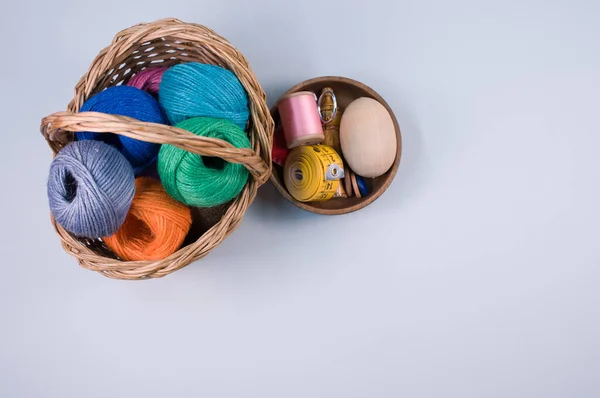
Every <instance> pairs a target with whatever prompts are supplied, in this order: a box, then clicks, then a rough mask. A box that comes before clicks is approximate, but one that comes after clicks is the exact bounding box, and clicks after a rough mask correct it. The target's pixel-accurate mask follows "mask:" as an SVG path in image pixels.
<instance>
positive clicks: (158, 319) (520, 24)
mask: <svg viewBox="0 0 600 398" xmlns="http://www.w3.org/2000/svg"><path fill="white" fill-rule="evenodd" d="M9 4H10V5H9ZM599 15H600V3H598V2H597V1H591V0H590V1H572V0H571V1H567V0H561V1H542V0H539V1H534V0H523V1H514V0H510V1H503V2H489V1H475V0H471V1H470V0H456V1H452V2H450V1H442V0H432V1H421V0H414V1H406V0H400V1H388V3H387V4H385V2H383V1H370V2H367V1H360V0H353V1H351V0H347V1H308V0H306V1H293V2H283V1H275V0H273V1H266V0H257V1H199V0H194V1H190V0H185V1H180V0H169V1H157V0H146V1H122V0H119V1H102V2H85V1H67V0H60V1H47V2H42V1H39V2H37V1H32V0H22V1H16V2H12V3H7V2H4V3H3V5H2V12H0V32H1V33H2V38H3V43H4V45H3V48H2V63H1V64H0V87H1V88H2V95H1V96H0V98H1V100H0V101H1V104H0V113H1V117H2V135H3V138H2V142H3V149H4V150H3V153H2V156H1V157H0V162H1V163H0V165H1V167H0V170H2V172H1V173H0V176H1V177H0V178H1V181H2V186H3V188H4V190H3V193H2V195H1V200H2V202H1V203H2V209H3V220H2V228H1V230H0V234H1V239H0V242H1V245H2V246H1V248H2V260H1V261H0V263H1V265H0V266H1V278H0V284H1V288H0V315H1V318H0V319H1V320H2V326H1V327H0V396H2V397H57V398H58V397H60V398H65V397H137V396H139V397H167V396H168V397H192V396H193V397H200V396H203V397H211V398H216V397H261V398H265V397H286V398H287V397H290V398H291V397H347V398H350V397H401V396H404V397H411V398H417V397H460V398H466V397H474V398H481V397H499V398H500V397H503V398H504V397H544V398H549V397H590V398H591V397H598V396H600V377H599V375H600V339H599V336H600V314H599V299H600V289H599V282H600V280H599V279H600V268H599V267H600V243H599V228H598V225H600V211H599V209H598V205H599V203H600V188H599V183H600V156H599V155H598V151H599V146H600V134H599V133H600V130H599V127H600V122H599V99H600V98H599V93H600V69H599V68H600V44H599V43H600V41H599V37H600V25H599V24H598V17H599ZM168 16H174V17H178V18H180V19H183V20H187V21H193V22H197V23H202V24H205V25H207V26H210V27H211V28H213V29H215V30H216V31H217V32H218V33H220V34H221V35H223V36H225V37H226V38H228V39H229V40H230V41H231V42H232V43H233V44H234V45H235V46H236V47H238V48H239V49H240V50H241V51H242V52H243V53H244V54H245V55H246V57H247V58H248V60H249V62H250V64H251V65H252V68H253V69H254V72H255V73H256V75H257V76H258V78H259V80H260V82H261V83H262V84H263V87H264V89H265V91H266V92H267V94H268V97H269V104H272V103H273V102H274V101H275V99H276V98H277V97H278V96H279V95H280V94H281V93H283V92H284V91H285V90H286V89H287V88H289V87H290V86H292V85H294V84H296V83H298V82H300V81H302V80H305V79H308V78H311V77H315V76H323V75H341V76H348V77H351V78H354V79H357V80H360V81H362V82H364V83H366V84H368V85H370V86H371V87H373V88H374V89H375V90H377V91H378V92H379V93H380V94H381V95H382V96H383V97H384V98H385V99H386V100H387V101H388V102H389V104H390V105H391V107H392V108H393V109H394V111H395V112H396V115H397V117H398V120H399V123H400V125H401V128H402V131H403V136H404V156H403V160H402V163H401V166H400V170H399V173H398V175H397V178H396V180H395V181H394V183H393V184H392V186H391V187H390V189H389V190H388V191H387V192H386V193H385V194H384V195H383V196H382V197H381V198H380V199H379V200H378V201H376V202H375V203H374V204H373V205H371V206H369V207H367V208H366V209H364V210H362V211H360V212H358V213H354V214H351V215H347V216H340V217H324V216H316V215H313V214H310V213H306V212H303V211H301V210H299V209H297V208H295V207H294V206H292V205H291V204H288V203H287V202H285V201H284V200H283V199H281V198H280V197H279V196H278V194H277V192H276V191H275V189H274V188H273V187H272V186H270V185H269V186H266V187H264V188H263V189H261V191H260V195H259V197H258V198H257V200H256V202H255V204H254V205H253V206H252V207H251V209H250V210H249V211H248V213H247V215H246V217H245V218H244V221H243V224H242V225H241V227H240V228H239V229H238V230H237V231H236V232H235V233H234V234H233V235H232V236H231V237H229V238H228V239H227V240H226V241H225V242H224V243H223V244H222V245H221V246H219V247H218V248H217V249H215V250H214V251H213V252H212V253H211V254H210V255H209V256H208V257H207V258H206V259H205V260H203V261H200V262H197V263H195V264H193V265H192V266H189V267H187V268H186V269H184V270H182V271H180V272H177V273H176V274H173V275H171V276H169V277H167V278H164V279H162V280H153V281H147V282H123V281H113V280H110V279H106V278H104V277H102V276H100V275H98V274H96V273H93V272H90V271H86V270H84V269H81V268H79V267H78V266H77V264H76V262H75V261H74V260H73V259H72V258H71V257H69V256H68V255H67V254H66V253H64V252H63V250H62V248H61V246H60V244H59V240H58V238H57V236H56V235H55V233H54V232H53V230H52V228H51V226H50V223H49V216H48V204H47V199H46V192H45V190H46V186H45V184H46V178H47V171H48V166H49V164H50V160H51V155H50V150H49V149H48V147H47V146H46V144H45V142H44V140H43V139H42V137H41V135H40V134H39V132H38V126H39V121H40V119H41V118H42V117H43V116H45V115H47V114H50V113H52V112H55V111H59V110H64V109H65V107H66V105H67V103H68V101H69V100H70V98H71V95H72V90H73V87H74V85H75V83H76V82H77V80H78V79H79V77H80V76H81V75H82V74H83V73H84V72H85V71H86V69H87V67H88V66H89V63H90V62H91V61H92V59H93V58H94V57H95V56H96V54H97V53H98V51H99V50H100V49H101V48H103V47H104V46H105V45H107V44H108V43H109V41H110V40H111V39H112V37H113V35H114V34H115V33H116V32H117V31H119V30H121V29H123V28H126V27H128V26H130V25H133V24H136V23H138V22H142V21H151V20H155V19H158V18H162V17H168ZM307 252H308V253H319V255H313V254H308V255H307ZM307 258H311V259H310V260H307Z"/></svg>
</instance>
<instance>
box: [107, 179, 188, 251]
mask: <svg viewBox="0 0 600 398" xmlns="http://www.w3.org/2000/svg"><path fill="white" fill-rule="evenodd" d="M135 188H136V191H135V196H134V197H133V202H132V204H131V207H130V209H129V213H128V214H127V218H126V219H125V222H124V223H123V225H122V226H121V228H119V230H118V231H117V232H116V233H115V234H114V235H112V236H110V237H108V238H104V242H105V243H106V246H108V247H109V248H110V249H111V250H112V251H114V252H115V253H116V254H117V255H118V256H119V257H121V258H122V259H123V260H128V261H136V260H161V259H163V258H165V257H167V256H169V255H171V254H173V253H174V252H175V251H176V250H177V249H179V247H181V244H182V243H183V241H184V239H185V237H186V235H187V233H188V231H189V229H190V226H191V225H192V215H191V211H190V209H189V207H187V206H186V205H184V204H182V203H180V202H177V201H176V200H175V199H173V198H171V197H170V196H169V194H167V192H166V191H165V189H164V188H163V186H162V184H161V183H160V182H159V181H157V180H155V179H153V178H150V177H139V178H136V179H135Z"/></svg>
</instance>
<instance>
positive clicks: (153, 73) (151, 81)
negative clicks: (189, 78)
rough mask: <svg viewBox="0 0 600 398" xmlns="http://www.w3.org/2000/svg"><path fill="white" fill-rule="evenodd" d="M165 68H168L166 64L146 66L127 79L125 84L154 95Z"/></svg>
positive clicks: (156, 92)
mask: <svg viewBox="0 0 600 398" xmlns="http://www.w3.org/2000/svg"><path fill="white" fill-rule="evenodd" d="M167 69H169V68H168V67H167V66H159V67H151V68H146V69H144V70H143V71H141V72H139V73H136V74H135V75H134V76H133V77H132V78H131V79H129V81H128V82H127V85H128V86H130V87H136V88H139V89H140V90H143V91H145V92H147V93H150V94H153V95H155V96H156V95H158V88H159V87H160V82H161V81H162V77H163V74H164V73H165V71H166V70H167Z"/></svg>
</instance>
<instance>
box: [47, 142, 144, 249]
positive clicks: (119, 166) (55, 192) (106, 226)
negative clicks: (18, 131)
mask: <svg viewBox="0 0 600 398" xmlns="http://www.w3.org/2000/svg"><path fill="white" fill-rule="evenodd" d="M134 193H135V183H134V176H133V169H132V168H131V165H130V164H129V162H128V161H127V159H125V157H123V155H121V154H120V153H119V151H117V150H116V149H115V148H113V147H111V146H110V145H107V144H105V143H103V142H100V141H76V142H72V143H71V144H69V145H67V146H66V147H64V148H63V149H62V150H61V151H60V152H59V153H58V154H57V155H56V157H55V158H54V160H53V161H52V164H51V165H50V175H49V178H48V200H49V202H50V210H51V212H52V214H53V215H54V218H55V219H56V221H57V222H58V223H59V224H60V225H62V226H63V228H65V229H66V230H67V231H69V232H71V233H72V234H74V235H76V236H79V237H86V238H100V237H103V236H109V235H112V234H114V233H115V232H116V231H117V230H118V229H119V227H120V226H121V224H123V221H124V220H125V217H126V216H127V212H128V211H129V207H130V206H131V201H132V200H133V195H134Z"/></svg>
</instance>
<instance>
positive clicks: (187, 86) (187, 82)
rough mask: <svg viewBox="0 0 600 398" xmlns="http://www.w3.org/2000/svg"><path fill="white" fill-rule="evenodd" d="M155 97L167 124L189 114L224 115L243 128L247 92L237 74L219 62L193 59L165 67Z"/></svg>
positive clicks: (247, 113)
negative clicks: (203, 61)
mask: <svg viewBox="0 0 600 398" xmlns="http://www.w3.org/2000/svg"><path fill="white" fill-rule="evenodd" d="M158 99H159V101H160V104H161V105H162V107H163V109H164V110H165V113H166V114H167V117H168V118H169V121H170V122H171V124H173V125H175V124H177V123H179V122H182V121H184V120H186V119H190V118H193V117H199V116H203V117H210V118H215V119H227V120H229V121H231V122H233V123H235V124H236V125H238V127H240V128H241V129H243V130H245V129H246V124H247V122H248V118H249V116H250V110H249V108H248V94H247V93H246V90H245V89H244V87H243V86H242V83H241V82H240V81H239V79H238V78H237V76H236V75H235V74H234V73H233V72H231V71H229V70H227V69H225V68H221V67H220V66H216V65H208V64H201V63H197V62H192V63H187V64H179V65H175V66H173V67H171V68H170V69H168V70H167V71H166V72H165V73H164V75H163V78H162V81H161V83H160V88H159V91H158Z"/></svg>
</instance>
